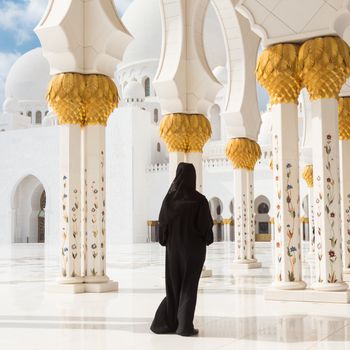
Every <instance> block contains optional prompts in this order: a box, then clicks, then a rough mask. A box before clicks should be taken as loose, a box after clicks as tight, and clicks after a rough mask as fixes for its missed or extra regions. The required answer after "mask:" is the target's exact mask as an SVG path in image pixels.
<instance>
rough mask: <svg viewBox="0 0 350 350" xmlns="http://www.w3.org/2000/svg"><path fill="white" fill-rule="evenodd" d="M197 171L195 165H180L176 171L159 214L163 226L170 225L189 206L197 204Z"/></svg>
mask: <svg viewBox="0 0 350 350" xmlns="http://www.w3.org/2000/svg"><path fill="white" fill-rule="evenodd" d="M197 198H198V195H197V191H196V169H195V167H194V166H193V164H189V163H180V164H179V165H178V167H177V169H176V177H175V179H174V181H173V182H172V184H171V186H170V188H169V191H168V193H167V195H166V196H165V198H164V201H163V205H162V209H161V211H160V214H159V222H160V223H161V224H162V225H165V224H168V223H170V222H171V221H172V220H173V219H174V218H176V217H177V216H178V215H180V214H181V213H182V212H183V211H184V210H186V208H187V207H188V206H189V205H193V204H195V203H196V200H197Z"/></svg>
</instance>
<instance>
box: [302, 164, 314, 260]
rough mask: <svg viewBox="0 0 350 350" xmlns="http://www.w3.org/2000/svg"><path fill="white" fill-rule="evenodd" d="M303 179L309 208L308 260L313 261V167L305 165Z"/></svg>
mask: <svg viewBox="0 0 350 350" xmlns="http://www.w3.org/2000/svg"><path fill="white" fill-rule="evenodd" d="M303 179H304V180H305V182H306V184H307V187H308V189H309V195H308V207H309V212H308V216H309V251H308V259H310V260H313V259H314V257H315V220H314V192H313V187H314V180H313V166H312V165H311V164H309V165H306V166H305V167H304V170H303Z"/></svg>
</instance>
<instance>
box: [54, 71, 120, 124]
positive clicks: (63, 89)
mask: <svg viewBox="0 0 350 350" xmlns="http://www.w3.org/2000/svg"><path fill="white" fill-rule="evenodd" d="M118 100H119V98H118V91H117V87H116V86H115V84H114V82H113V80H111V79H110V78H109V77H107V76H104V75H99V74H86V75H85V74H79V73H62V74H58V75H55V76H54V77H53V78H52V79H51V81H50V83H49V88H48V94H47V101H48V103H49V105H50V106H51V107H52V108H53V110H54V111H55V113H56V114H57V116H58V121H59V124H79V125H81V126H85V125H95V124H100V125H107V120H108V117H109V116H110V114H111V113H112V112H113V110H114V109H115V108H116V107H117V105H118Z"/></svg>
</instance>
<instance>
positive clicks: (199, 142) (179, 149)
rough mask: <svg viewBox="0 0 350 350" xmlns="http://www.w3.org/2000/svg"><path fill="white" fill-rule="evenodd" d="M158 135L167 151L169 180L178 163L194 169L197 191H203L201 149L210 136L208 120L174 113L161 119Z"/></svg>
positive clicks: (198, 115) (173, 174)
mask: <svg viewBox="0 0 350 350" xmlns="http://www.w3.org/2000/svg"><path fill="white" fill-rule="evenodd" d="M160 135H161V137H162V139H163V140H164V142H165V143H166V144H167V147H168V151H169V179H170V183H171V182H172V181H173V180H174V178H175V174H176V168H177V166H178V164H179V163H180V162H186V163H191V164H193V165H194V167H195V169H196V175H197V179H196V183H197V191H199V192H202V190H203V169H202V166H203V158H202V154H203V147H204V145H205V143H206V142H207V141H208V140H209V138H210V136H211V126H210V122H209V120H208V119H207V118H206V117H205V116H203V115H201V114H186V113H175V114H169V115H167V116H165V117H164V118H163V119H162V122H161V124H160Z"/></svg>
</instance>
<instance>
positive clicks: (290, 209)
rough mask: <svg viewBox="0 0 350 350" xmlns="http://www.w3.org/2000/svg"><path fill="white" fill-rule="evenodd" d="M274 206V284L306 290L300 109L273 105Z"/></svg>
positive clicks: (280, 287)
mask: <svg viewBox="0 0 350 350" xmlns="http://www.w3.org/2000/svg"><path fill="white" fill-rule="evenodd" d="M271 111H272V114H273V120H274V123H273V130H272V133H273V135H272V137H273V181H274V186H273V187H274V203H275V266H276V270H275V281H274V283H273V286H274V287H276V288H279V289H303V288H305V287H306V284H305V282H303V281H302V274H301V234H300V214H299V148H298V106H297V104H295V103H280V104H274V105H273V106H272V109H271Z"/></svg>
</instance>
